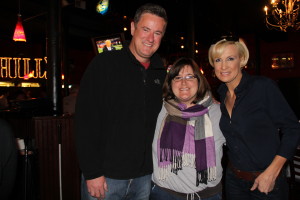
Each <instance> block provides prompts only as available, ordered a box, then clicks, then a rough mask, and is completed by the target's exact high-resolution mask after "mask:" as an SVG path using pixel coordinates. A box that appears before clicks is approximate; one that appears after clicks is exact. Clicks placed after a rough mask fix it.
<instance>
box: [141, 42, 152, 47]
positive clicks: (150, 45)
mask: <svg viewBox="0 0 300 200" xmlns="http://www.w3.org/2000/svg"><path fill="white" fill-rule="evenodd" d="M143 44H144V45H145V46H147V47H152V46H153V44H147V43H143Z"/></svg>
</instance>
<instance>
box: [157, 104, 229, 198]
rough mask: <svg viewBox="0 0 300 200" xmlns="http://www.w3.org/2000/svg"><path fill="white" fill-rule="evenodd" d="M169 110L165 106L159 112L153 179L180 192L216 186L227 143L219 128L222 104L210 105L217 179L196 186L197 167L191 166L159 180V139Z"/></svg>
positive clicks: (188, 192)
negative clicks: (224, 146) (224, 147)
mask: <svg viewBox="0 0 300 200" xmlns="http://www.w3.org/2000/svg"><path fill="white" fill-rule="evenodd" d="M166 114H167V111H166V109H165V107H164V106H163V107H162V110H161V111H160V113H159V116H158V119H157V123H156V129H155V135H154V140H153V144H152V157H153V169H154V172H153V175H152V181H153V182H154V183H155V184H156V185H158V186H160V187H163V188H167V189H170V190H173V191H176V192H180V193H187V194H191V193H195V192H199V191H202V190H204V189H205V188H207V187H214V186H216V185H217V184H218V183H219V182H220V181H221V179H222V171H223V169H222V166H221V159H222V155H223V148H222V146H223V144H224V143H225V138H224V136H223V134H222V132H221V130H220V128H219V121H220V117H221V111H220V106H219V105H218V104H212V105H211V106H210V107H209V117H210V120H211V123H212V129H213V134H214V140H215V148H216V163H217V179H216V180H214V181H211V182H208V183H207V185H206V184H199V186H198V187H197V186H196V169H194V168H191V167H183V168H182V170H179V171H178V175H176V174H174V173H170V175H169V176H168V177H167V178H166V180H159V170H158V162H157V139H158V135H159V131H160V128H161V123H162V120H163V118H164V117H165V115H166Z"/></svg>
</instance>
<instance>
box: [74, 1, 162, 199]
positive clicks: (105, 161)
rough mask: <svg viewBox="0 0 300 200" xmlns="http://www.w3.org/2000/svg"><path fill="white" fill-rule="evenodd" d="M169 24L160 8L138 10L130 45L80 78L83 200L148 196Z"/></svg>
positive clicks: (107, 55) (78, 110)
mask: <svg viewBox="0 0 300 200" xmlns="http://www.w3.org/2000/svg"><path fill="white" fill-rule="evenodd" d="M166 26H167V15H166V12H165V10H164V9H163V8H162V7H161V6H158V5H154V4H145V5H144V6H142V7H140V8H139V9H138V10H137V12H136V14H135V17H134V21H133V22H132V23H131V35H132V40H131V42H130V44H129V46H128V45H125V47H124V48H123V49H122V50H118V51H109V52H103V53H101V54H99V55H97V56H96V57H95V58H94V59H93V60H92V62H91V63H90V64H89V66H88V68H87V70H86V72H85V74H84V76H83V78H82V80H81V85H80V90H79V95H78V98H77V104H76V112H75V113H76V115H75V126H76V130H75V131H76V146H77V152H78V158H79V164H80V168H81V170H82V172H83V175H84V178H85V180H86V185H85V184H83V185H84V186H86V187H87V188H86V190H87V191H88V192H89V194H88V195H87V196H88V197H85V199H95V198H98V199H99V198H100V199H104V198H105V199H138V200H143V199H145V200H146V199H148V198H149V194H150V187H151V173H152V158H151V145H152V140H153V134H154V129H155V123H156V118H157V115H158V113H159V111H160V109H161V105H162V91H161V90H162V84H163V81H164V78H165V69H164V67H163V62H162V60H161V58H160V57H159V56H158V55H157V54H156V53H155V52H156V51H157V49H158V48H159V46H160V43H161V39H162V37H163V35H164V33H165V30H166ZM83 191H84V190H83ZM83 194H84V192H83Z"/></svg>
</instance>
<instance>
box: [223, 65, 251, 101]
mask: <svg viewBox="0 0 300 200" xmlns="http://www.w3.org/2000/svg"><path fill="white" fill-rule="evenodd" d="M242 74H243V76H242V79H241V81H240V83H239V84H238V86H237V87H236V88H235V89H234V92H235V94H240V93H241V92H242V91H243V90H244V89H245V88H247V86H248V80H249V79H250V75H249V74H248V73H247V72H246V71H244V70H242ZM227 90H228V88H227V86H226V84H225V83H223V84H222V85H221V86H220V87H219V89H218V93H219V94H220V96H221V97H225V95H226V92H227Z"/></svg>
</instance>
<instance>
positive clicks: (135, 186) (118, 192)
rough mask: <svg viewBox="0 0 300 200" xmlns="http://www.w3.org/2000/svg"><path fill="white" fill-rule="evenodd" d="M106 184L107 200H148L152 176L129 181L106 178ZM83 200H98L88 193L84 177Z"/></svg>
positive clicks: (82, 183) (82, 182) (82, 185)
mask: <svg viewBox="0 0 300 200" xmlns="http://www.w3.org/2000/svg"><path fill="white" fill-rule="evenodd" d="M106 184H107V187H108V192H106V193H105V200H148V199H149V195H150V189H151V175H146V176H142V177H138V178H134V179H128V180H118V179H111V178H106ZM81 200H97V199H96V198H94V197H92V196H91V195H90V194H89V193H88V191H87V185H86V181H85V180H84V178H83V176H82V181H81Z"/></svg>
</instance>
